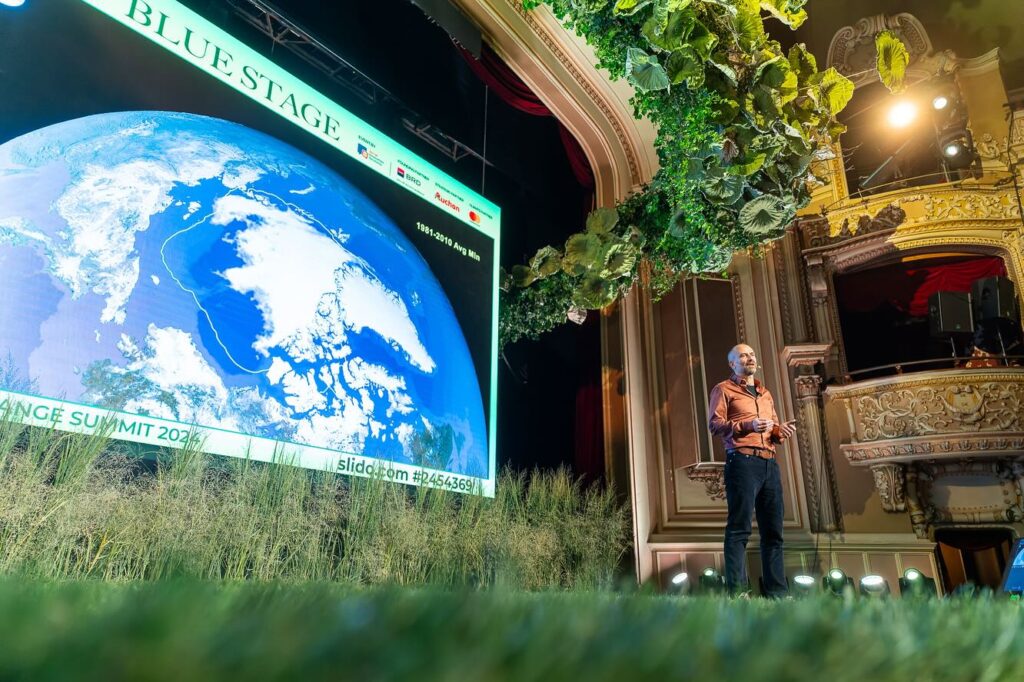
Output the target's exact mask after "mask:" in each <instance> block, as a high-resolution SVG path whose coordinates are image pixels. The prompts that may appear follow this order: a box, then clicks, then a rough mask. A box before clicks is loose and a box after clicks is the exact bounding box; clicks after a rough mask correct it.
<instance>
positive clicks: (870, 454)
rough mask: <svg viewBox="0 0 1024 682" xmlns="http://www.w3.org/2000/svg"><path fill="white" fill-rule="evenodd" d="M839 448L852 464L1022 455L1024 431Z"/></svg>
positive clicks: (852, 444)
mask: <svg viewBox="0 0 1024 682" xmlns="http://www.w3.org/2000/svg"><path fill="white" fill-rule="evenodd" d="M839 449H840V451H841V452H842V453H843V454H844V455H845V456H846V459H847V460H848V461H849V462H850V464H852V465H854V466H870V465H871V464H875V463H878V462H882V461H886V462H913V461H917V460H925V461H942V460H951V459H953V460H955V459H964V458H978V457H980V458H993V457H1020V456H1024V432H1017V433H1005V434H999V435H978V434H971V435H958V436H955V437H952V436H949V435H943V436H941V437H937V438H936V437H932V438H907V439H901V440H888V441H877V442H874V443H842V444H840V446H839Z"/></svg>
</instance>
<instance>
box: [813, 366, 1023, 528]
mask: <svg viewBox="0 0 1024 682" xmlns="http://www.w3.org/2000/svg"><path fill="white" fill-rule="evenodd" d="M825 397H826V400H827V401H828V402H829V409H830V411H832V415H833V418H838V419H839V421H840V422H845V423H841V424H839V425H838V426H840V431H842V432H843V434H844V435H843V436H842V437H841V439H840V441H841V442H840V444H839V448H840V450H841V451H842V452H843V454H844V455H845V456H846V459H847V461H849V463H850V464H851V465H853V466H855V467H869V468H870V469H871V473H872V474H873V477H874V483H875V489H876V490H877V492H878V495H879V498H880V500H881V503H882V507H883V509H885V511H888V512H906V511H909V512H910V517H911V522H912V524H913V527H914V530H915V532H917V534H918V535H920V536H922V537H924V536H926V534H927V533H928V531H929V528H930V527H931V526H932V525H934V524H936V523H957V524H962V523H1006V522H1013V521H1015V520H1020V519H1024V487H1022V484H1024V368H1020V367H992V368H983V369H948V370H937V371H927V372H919V373H914V374H901V375H897V376H891V377H885V378H880V379H870V380H866V381H859V382H856V383H852V384H848V385H844V386H830V387H828V388H827V389H826V390H825ZM836 410H837V412H836ZM833 423H835V422H833Z"/></svg>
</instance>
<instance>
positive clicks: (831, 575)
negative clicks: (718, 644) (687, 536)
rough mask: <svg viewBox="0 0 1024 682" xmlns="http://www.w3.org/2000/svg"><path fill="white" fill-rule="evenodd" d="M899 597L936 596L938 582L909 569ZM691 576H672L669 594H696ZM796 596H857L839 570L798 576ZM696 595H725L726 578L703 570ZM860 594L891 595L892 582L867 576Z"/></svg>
mask: <svg viewBox="0 0 1024 682" xmlns="http://www.w3.org/2000/svg"><path fill="white" fill-rule="evenodd" d="M899 583H900V595H902V596H904V597H935V596H937V592H936V591H935V581H934V580H933V579H932V578H928V577H925V575H924V574H923V573H921V571H919V570H917V569H916V568H908V569H907V570H905V571H904V572H903V577H901V578H900V580H899ZM693 588H694V585H693V583H692V581H691V580H690V576H689V575H688V574H687V573H686V572H685V571H683V572H680V573H677V574H676V575H674V576H673V577H672V580H671V586H670V591H671V592H673V593H675V594H690V593H691V592H693V591H694V589H693ZM791 591H792V593H793V594H794V595H795V596H801V597H808V596H811V595H812V594H815V593H818V592H824V593H826V594H831V595H834V596H836V597H842V596H845V595H846V594H855V593H856V592H855V590H854V581H853V578H851V577H850V576H848V575H846V572H845V571H843V570H842V569H840V568H833V569H831V570H830V571H829V572H828V573H826V574H825V575H824V576H822V577H821V580H820V581H819V580H817V579H816V578H815V577H814V576H812V575H806V574H804V575H798V576H794V578H793V586H792V588H791ZM696 592H698V593H699V594H722V593H724V592H725V578H724V577H723V576H722V574H721V573H719V572H718V571H717V570H715V569H713V568H705V569H704V570H703V571H701V574H700V576H699V577H698V580H697V585H696ZM860 594H861V596H863V597H873V598H881V597H888V596H889V594H890V589H889V582H888V581H887V580H886V579H885V578H883V577H882V576H880V575H866V576H864V577H863V578H861V579H860Z"/></svg>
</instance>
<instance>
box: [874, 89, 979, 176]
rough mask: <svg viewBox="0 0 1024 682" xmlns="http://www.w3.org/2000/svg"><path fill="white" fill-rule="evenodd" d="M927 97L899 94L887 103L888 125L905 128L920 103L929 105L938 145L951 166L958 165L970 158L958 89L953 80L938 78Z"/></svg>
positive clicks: (909, 124)
mask: <svg viewBox="0 0 1024 682" xmlns="http://www.w3.org/2000/svg"><path fill="white" fill-rule="evenodd" d="M927 101H928V98H927V97H921V96H918V97H901V98H900V99H898V100H897V101H896V102H895V103H893V104H892V105H891V106H890V107H889V111H888V113H887V115H886V121H887V122H888V123H889V125H890V126H891V127H892V128H896V129H904V128H909V127H910V126H911V125H912V124H914V123H915V122H916V121H917V118H918V114H919V111H920V109H921V108H922V107H924V108H930V109H931V111H932V120H933V124H934V125H935V132H936V135H937V136H938V138H939V140H938V141H939V149H940V151H941V152H942V155H943V157H945V160H946V163H947V164H948V165H949V166H950V167H951V168H961V167H964V166H967V165H970V163H971V162H972V161H973V156H974V149H973V143H972V140H971V137H970V132H969V131H968V130H967V112H966V110H965V109H964V106H963V102H962V101H961V96H960V92H959V89H958V88H957V87H956V85H955V84H954V83H953V82H951V81H950V82H941V81H940V84H939V85H938V86H937V89H933V90H932V93H931V101H930V106H928V105H926V104H925V102H927Z"/></svg>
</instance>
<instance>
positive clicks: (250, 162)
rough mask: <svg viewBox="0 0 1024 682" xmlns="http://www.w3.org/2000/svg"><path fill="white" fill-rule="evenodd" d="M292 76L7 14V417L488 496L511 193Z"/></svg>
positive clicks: (74, 22)
mask: <svg viewBox="0 0 1024 682" xmlns="http://www.w3.org/2000/svg"><path fill="white" fill-rule="evenodd" d="M301 77H305V78H306V80H307V81H308V80H310V79H311V78H312V77H313V75H312V72H310V73H309V74H300V75H299V76H297V75H293V74H292V73H289V72H287V71H285V70H284V69H283V68H281V67H280V66H278V65H277V64H275V63H274V62H273V61H271V60H270V59H268V58H266V57H264V56H262V55H261V53H260V52H259V51H257V50H254V49H252V48H251V47H249V46H247V45H246V44H244V43H243V42H242V41H241V40H238V39H236V38H234V37H232V36H231V35H229V34H228V33H226V32H225V31H224V30H222V29H220V28H218V27H217V26H215V25H214V24H213V23H211V22H210V21H207V20H206V19H204V18H203V17H201V16H200V15H198V14H196V13H194V12H193V11H190V10H189V9H188V8H186V7H184V6H182V5H180V4H178V3H176V2H173V1H171V0H145V1H144V0H34V1H33V0H29V1H28V2H27V3H26V4H25V5H24V6H22V7H19V8H16V9H8V8H5V7H2V6H0V92H2V93H3V96H2V97H0V413H2V414H3V415H4V416H5V418H7V419H12V420H17V421H20V422H23V423H27V424H33V425H38V426H52V427H54V428H57V429H64V430H71V431H79V432H86V433H89V432H97V431H101V432H103V433H109V434H110V435H111V436H112V437H114V438H118V439H124V440H129V441H134V442H141V443H147V444H151V445H158V446H169V447H178V448H180V447H182V446H185V445H188V444H189V443H196V444H201V446H202V448H203V449H204V450H205V451H207V452H210V453H214V454H219V455H226V456H232V457H250V458H252V459H256V460H263V461H271V460H278V461H282V460H283V461H289V462H292V463H295V464H298V465H300V466H304V467H309V468H315V469H329V470H333V471H337V472H339V473H345V474H354V475H364V476H375V475H379V476H384V477H386V478H388V479H392V480H397V481H402V482H407V483H410V484H418V485H427V486H434V487H443V488H447V489H451V490H459V491H467V492H469V491H472V492H480V493H483V494H487V495H493V493H494V476H495V471H494V469H495V457H494V433H495V421H494V419H495V371H496V344H497V339H496V315H497V263H498V243H499V220H500V212H499V209H498V207H497V206H495V205H494V204H492V203H490V202H489V201H487V200H486V199H485V198H483V197H482V196H480V195H478V194H477V193H475V192H473V191H472V190H471V189H469V188H468V187H465V186H463V185H462V184H460V183H458V182H456V181H455V180H453V179H452V178H450V177H448V176H447V175H445V174H444V173H443V172H441V171H439V170H438V169H437V168H434V167H433V166H431V165H430V164H429V163H427V162H426V161H425V160H424V159H422V158H420V157H419V156H417V155H415V154H413V153H411V152H410V151H409V150H408V149H405V148H403V147H402V146H400V145H399V144H397V143H396V142H394V141H393V140H391V139H389V138H387V137H386V136H384V135H382V134H381V133H380V132H378V131H377V130H375V129H374V128H372V127H371V126H369V125H367V124H366V123H365V122H363V121H361V120H359V119H358V118H356V117H355V116H353V115H352V114H351V113H349V112H347V111H346V110H345V109H343V108H342V107H341V106H339V105H338V104H336V103H334V102H332V101H330V100H329V99H328V98H327V97H325V96H324V95H323V94H321V93H320V92H318V91H317V90H315V89H314V88H313V87H311V86H309V85H307V84H306V83H305V82H303V80H301Z"/></svg>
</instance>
